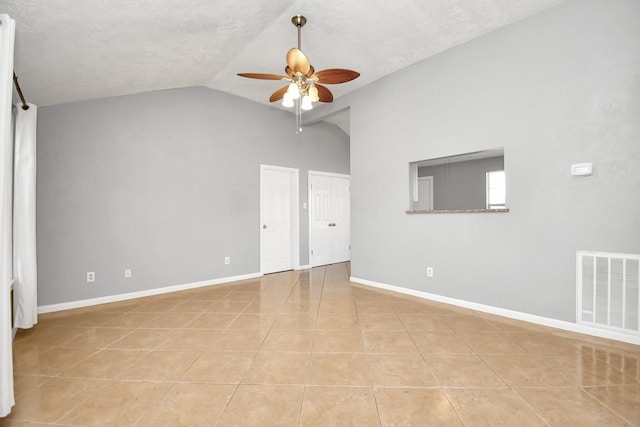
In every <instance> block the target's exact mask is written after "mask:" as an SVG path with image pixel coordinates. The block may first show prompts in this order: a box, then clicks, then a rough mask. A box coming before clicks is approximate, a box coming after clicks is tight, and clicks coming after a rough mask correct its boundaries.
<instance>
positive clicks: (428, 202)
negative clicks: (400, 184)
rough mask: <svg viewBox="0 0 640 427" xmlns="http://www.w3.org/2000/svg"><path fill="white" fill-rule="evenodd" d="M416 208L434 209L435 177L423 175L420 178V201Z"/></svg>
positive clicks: (423, 209)
mask: <svg viewBox="0 0 640 427" xmlns="http://www.w3.org/2000/svg"><path fill="white" fill-rule="evenodd" d="M416 209H418V210H421V211H430V210H433V177H432V176H421V177H419V178H418V202H417V204H416Z"/></svg>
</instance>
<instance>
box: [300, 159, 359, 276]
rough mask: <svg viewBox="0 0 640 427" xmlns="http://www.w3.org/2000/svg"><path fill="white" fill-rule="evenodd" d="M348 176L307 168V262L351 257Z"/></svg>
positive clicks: (346, 259)
mask: <svg viewBox="0 0 640 427" xmlns="http://www.w3.org/2000/svg"><path fill="white" fill-rule="evenodd" d="M350 187H351V179H350V177H349V175H342V174H333V173H326V172H315V171H309V264H310V265H311V266H312V267H315V266H318V265H326V264H333V263H336V262H344V261H349V260H350V259H351V189H350Z"/></svg>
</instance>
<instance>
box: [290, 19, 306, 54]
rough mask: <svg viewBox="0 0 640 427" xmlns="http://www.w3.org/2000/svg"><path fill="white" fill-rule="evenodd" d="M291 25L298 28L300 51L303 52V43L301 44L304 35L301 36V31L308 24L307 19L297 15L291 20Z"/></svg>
mask: <svg viewBox="0 0 640 427" xmlns="http://www.w3.org/2000/svg"><path fill="white" fill-rule="evenodd" d="M291 23H292V24H293V25H295V26H296V27H298V50H302V47H301V45H302V42H301V40H302V35H301V34H302V31H301V29H302V27H304V24H306V23H307V18H305V17H304V16H302V15H296V16H294V17H293V18H291Z"/></svg>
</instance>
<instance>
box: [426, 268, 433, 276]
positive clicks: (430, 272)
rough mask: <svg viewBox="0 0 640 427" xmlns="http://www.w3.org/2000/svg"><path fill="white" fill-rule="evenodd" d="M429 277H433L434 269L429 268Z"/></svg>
mask: <svg viewBox="0 0 640 427" xmlns="http://www.w3.org/2000/svg"><path fill="white" fill-rule="evenodd" d="M427 277H433V267H427Z"/></svg>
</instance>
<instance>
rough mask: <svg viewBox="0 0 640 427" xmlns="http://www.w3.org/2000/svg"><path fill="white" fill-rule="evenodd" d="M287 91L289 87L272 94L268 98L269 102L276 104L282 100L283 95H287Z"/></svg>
mask: <svg viewBox="0 0 640 427" xmlns="http://www.w3.org/2000/svg"><path fill="white" fill-rule="evenodd" d="M287 89H289V86H285V87H281V88H280V89H278V90H277V91H275V92H273V94H272V95H271V97H270V98H269V102H276V101H279V100H281V99H282V98H284V94H285V93H287Z"/></svg>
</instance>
